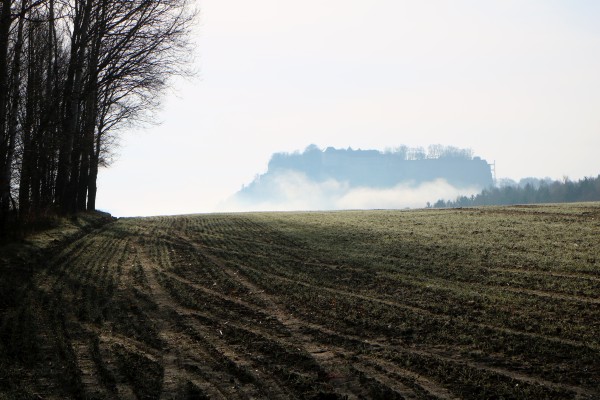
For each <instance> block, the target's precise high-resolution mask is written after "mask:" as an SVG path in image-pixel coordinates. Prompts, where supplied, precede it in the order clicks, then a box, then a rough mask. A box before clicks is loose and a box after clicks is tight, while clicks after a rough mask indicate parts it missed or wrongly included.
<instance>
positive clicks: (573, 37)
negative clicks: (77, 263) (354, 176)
mask: <svg viewBox="0 0 600 400" xmlns="http://www.w3.org/2000/svg"><path fill="white" fill-rule="evenodd" d="M196 6H197V7H198V8H199V10H200V15H199V18H198V22H197V24H196V26H195V27H194V33H193V40H194V42H195V44H196V51H195V54H190V55H189V60H190V62H191V63H193V67H194V68H195V70H196V71H197V72H198V73H197V76H196V77H194V78H191V79H174V80H173V82H172V83H173V84H172V90H170V91H169V92H167V93H165V94H164V95H163V106H162V109H161V110H160V111H159V112H158V113H157V121H159V122H160V124H158V125H156V126H152V127H148V128H146V129H131V130H126V131H123V132H121V138H120V146H119V148H118V149H117V153H118V156H117V157H116V159H115V161H114V162H113V164H112V165H111V166H110V167H108V168H105V169H102V170H101V171H100V176H99V181H98V198H97V206H98V208H99V209H101V210H104V211H108V212H110V213H112V214H113V215H115V216H119V217H121V216H138V215H165V214H182V213H205V212H214V211H227V210H226V209H224V208H223V205H224V204H227V200H228V199H229V198H231V196H233V195H234V194H235V193H236V192H237V191H238V190H239V189H240V188H241V187H242V185H244V184H246V185H247V184H249V183H250V182H251V181H252V180H253V179H254V177H255V176H256V175H258V174H261V173H264V172H265V171H266V169H267V164H268V161H269V159H270V157H271V155H272V154H273V153H276V152H293V151H296V150H300V151H301V150H303V149H304V148H306V147H307V146H308V145H310V144H316V145H317V146H319V147H321V148H326V147H329V146H333V147H336V148H347V147H352V148H354V149H359V148H360V149H378V150H384V149H386V148H394V147H397V146H399V145H402V144H405V145H408V146H411V147H414V146H423V147H427V146H428V145H430V144H443V145H451V146H457V147H462V148H471V149H473V152H474V154H475V155H478V156H480V157H482V158H484V159H486V160H488V161H489V162H494V161H495V163H496V172H497V176H498V178H504V177H506V178H512V179H516V180H518V179H520V178H523V177H530V176H533V177H540V178H541V177H551V178H554V179H562V178H563V177H565V176H568V177H569V178H570V179H580V178H583V177H585V176H597V175H598V174H600V157H598V155H597V153H598V149H600V73H599V72H598V71H600V24H598V21H600V2H598V1H596V0H562V1H558V0H488V1H481V0H453V1H449V0H418V1H417V0H413V1H406V0H369V1H366V0H360V1H359V0H303V1H292V0H253V1H247V0H197V1H196ZM435 200H437V198H434V199H432V201H435Z"/></svg>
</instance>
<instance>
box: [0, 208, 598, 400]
mask: <svg viewBox="0 0 600 400" xmlns="http://www.w3.org/2000/svg"><path fill="white" fill-rule="evenodd" d="M15 293H16V294H15V296H17V297H18V298H17V299H16V300H15V301H14V302H12V303H11V304H2V305H0V311H1V313H2V314H1V317H2V321H1V322H2V326H1V329H0V334H1V339H2V347H0V350H1V351H2V360H1V361H0V368H1V370H2V371H1V372H0V391H1V392H2V393H4V395H3V394H2V393H0V398H3V396H4V397H5V398H13V397H21V398H36V399H40V398H43V399H62V398H88V399H136V398H138V399H159V398H161V399H186V398H191V399H206V398H210V399H250V398H268V399H288V398H307V399H310V398H322V399H334V398H348V399H354V398H382V399H395V398H397V399H402V398H406V399H421V398H424V399H455V398H471V399H483V398H498V399H500V398H504V399H513V398H529V399H531V398H536V399H537V398H551V399H597V398H600V205H598V204H578V205H569V206H534V207H531V206H530V207H503V208H480V209H453V210H420V211H368V212H364V211H360V212H359V211H357V212H350V211H348V212H328V213H256V214H207V215H188V216H174V217H153V218H131V219H120V220H118V221H116V222H114V223H110V224H108V225H105V226H104V227H102V228H100V229H97V230H95V231H93V232H91V233H89V234H87V235H85V236H82V237H81V238H79V239H77V240H75V241H72V242H71V243H69V244H68V245H63V246H61V247H60V248H59V249H56V250H55V251H54V252H53V253H52V254H51V255H50V256H48V257H46V258H45V259H43V260H41V261H40V263H39V265H36V266H32V267H31V281H30V283H29V284H28V286H26V287H24V288H22V290H15Z"/></svg>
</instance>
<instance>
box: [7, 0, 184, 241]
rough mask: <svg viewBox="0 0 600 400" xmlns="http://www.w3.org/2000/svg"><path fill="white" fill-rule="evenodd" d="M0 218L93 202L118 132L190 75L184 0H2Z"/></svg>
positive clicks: (12, 219) (143, 118)
mask: <svg viewBox="0 0 600 400" xmlns="http://www.w3.org/2000/svg"><path fill="white" fill-rule="evenodd" d="M0 7H1V8H0V227H1V228H2V231H1V232H2V234H1V235H0V236H5V233H6V232H7V230H8V228H9V224H11V223H16V222H20V223H21V224H24V223H27V221H29V220H32V219H35V218H37V217H39V215H41V214H44V213H46V212H48V211H52V210H53V211H54V212H59V213H72V212H77V211H82V210H86V209H87V210H94V209H95V207H96V193H97V184H96V181H97V177H98V169H99V167H100V166H102V165H106V164H107V161H108V160H109V159H110V157H109V154H110V153H111V151H112V149H111V145H112V144H113V143H114V142H115V140H114V139H115V136H116V134H117V132H118V131H119V130H120V129H122V128H124V127H128V126H131V125H132V124H140V123H141V124H143V123H147V122H151V121H152V115H153V111H154V110H155V109H156V108H157V106H158V105H159V101H160V98H161V97H160V94H161V93H162V92H163V91H164V90H165V89H166V88H167V86H168V82H169V78H170V77H172V76H174V75H188V74H190V73H191V72H190V70H189V69H188V66H189V64H187V63H186V61H185V60H188V59H189V57H187V55H188V54H189V51H190V41H189V34H190V29H191V26H192V23H193V21H194V17H195V11H194V10H193V9H192V8H191V6H190V4H189V1H188V0H61V1H58V0H37V1H32V0H0Z"/></svg>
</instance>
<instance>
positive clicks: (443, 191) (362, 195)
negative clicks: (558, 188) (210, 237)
mask: <svg viewBox="0 0 600 400" xmlns="http://www.w3.org/2000/svg"><path fill="white" fill-rule="evenodd" d="M260 183H261V186H262V190H263V193H262V195H261V196H260V197H254V196H247V195H245V194H244V193H243V192H238V193H236V194H235V195H234V196H232V197H231V198H229V199H228V200H227V201H225V202H223V203H221V204H220V207H219V210H220V211H297V210H352V209H403V208H422V207H425V206H426V205H427V203H428V202H431V201H432V199H439V198H455V197H457V196H459V195H469V196H470V195H472V194H475V193H477V192H479V190H480V189H478V188H477V187H455V186H452V185H450V184H449V183H448V182H446V181H445V180H444V179H436V180H435V181H430V182H424V183H420V184H414V183H400V184H398V185H396V186H394V187H390V188H373V187H367V186H363V187H352V186H350V184H348V182H340V181H337V180H335V179H329V180H326V181H324V182H316V181H313V180H311V179H309V178H308V177H307V176H306V174H304V173H302V172H298V171H291V170H288V171H279V172H277V173H275V174H274V175H271V176H268V177H265V178H263V179H261V181H260Z"/></svg>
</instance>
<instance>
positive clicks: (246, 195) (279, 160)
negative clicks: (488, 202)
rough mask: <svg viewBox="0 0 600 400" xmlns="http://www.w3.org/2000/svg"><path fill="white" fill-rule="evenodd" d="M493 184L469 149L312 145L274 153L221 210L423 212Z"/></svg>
mask: <svg viewBox="0 0 600 400" xmlns="http://www.w3.org/2000/svg"><path fill="white" fill-rule="evenodd" d="M492 183H493V180H492V174H491V170H490V166H489V165H488V163H487V162H486V161H485V160H482V159H480V158H479V157H473V155H472V151H471V150H470V149H458V148H455V147H451V146H448V147H445V146H441V145H433V146H430V147H429V148H428V150H427V151H426V150H425V149H423V148H409V147H407V146H400V147H398V148H396V149H394V150H388V151H386V152H381V151H377V150H360V149H359V150H353V149H351V148H348V149H334V148H332V147H329V148H327V149H325V150H321V149H320V148H318V147H317V146H315V145H310V146H308V147H307V148H306V149H305V150H304V151H303V152H294V153H291V154H290V153H276V154H274V155H273V156H272V158H271V161H270V162H269V167H268V171H267V172H266V173H264V174H262V175H257V176H256V178H255V179H254V180H253V181H252V182H251V183H250V184H249V185H247V186H244V187H242V189H241V190H240V191H239V192H237V193H236V194H235V195H233V196H232V197H230V198H229V199H228V200H226V201H224V202H222V203H221V204H220V207H219V209H220V210H221V211H294V210H347V209H403V208H422V207H426V206H428V205H429V204H428V203H431V202H432V201H435V200H437V199H440V198H452V199H453V198H456V197H457V196H471V195H473V194H476V193H478V192H479V191H481V189H483V188H485V187H489V186H490V185H492Z"/></svg>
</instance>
